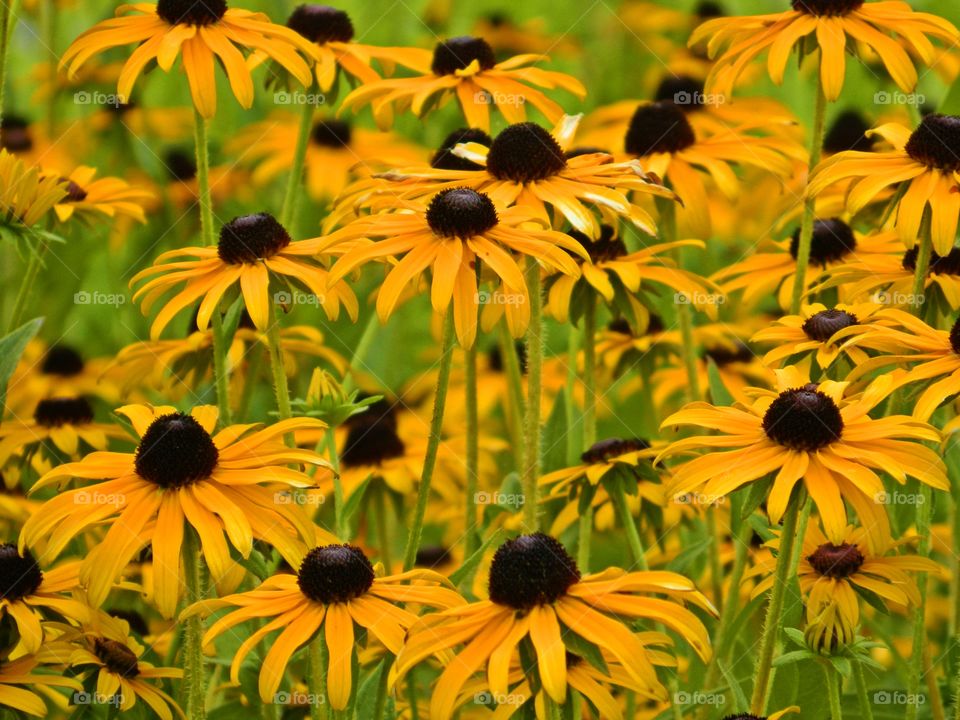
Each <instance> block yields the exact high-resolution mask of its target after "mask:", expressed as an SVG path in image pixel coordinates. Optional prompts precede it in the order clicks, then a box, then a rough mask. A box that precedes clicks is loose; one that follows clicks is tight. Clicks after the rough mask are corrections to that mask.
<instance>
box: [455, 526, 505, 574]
mask: <svg viewBox="0 0 960 720" xmlns="http://www.w3.org/2000/svg"><path fill="white" fill-rule="evenodd" d="M502 536H503V530H502V529H497V530H496V532H494V533H493V534H492V535H490V537H488V538H487V539H486V540H484V541H483V544H482V545H480V547H479V548H478V549H477V551H476V552H475V553H473V555H471V556H470V557H468V558H467V559H466V560H464V561H463V564H462V565H461V566H460V567H458V568H457V569H456V570H455V571H454V572H452V573H450V582H452V583H453V584H454V585H456V586H457V587H461V586H465V585H467V584H469V582H470V581H471V580H472V579H473V575H474V573H476V572H477V568H478V567H479V566H480V561H481V560H483V555H484V553H486V551H487V549H488V548H489V547H490V546H491V545H493V543H494V542H495V541H497V540H499V539H500V538H501V537H502Z"/></svg>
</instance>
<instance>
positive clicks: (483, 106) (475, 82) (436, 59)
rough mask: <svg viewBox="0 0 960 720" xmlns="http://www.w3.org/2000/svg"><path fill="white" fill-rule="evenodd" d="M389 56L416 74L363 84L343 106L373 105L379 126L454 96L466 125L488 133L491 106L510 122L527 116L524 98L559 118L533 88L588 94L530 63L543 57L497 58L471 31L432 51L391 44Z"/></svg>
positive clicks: (560, 75) (568, 79) (566, 77)
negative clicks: (404, 112)
mask: <svg viewBox="0 0 960 720" xmlns="http://www.w3.org/2000/svg"><path fill="white" fill-rule="evenodd" d="M389 59H390V60H391V61H393V62H396V63H397V64H398V65H402V66H404V67H406V68H409V69H411V70H413V71H414V72H416V73H419V75H418V76H416V77H411V78H390V79H386V80H377V81H374V82H369V83H366V84H364V85H363V86H362V87H359V88H357V89H356V90H354V91H353V92H352V93H350V94H349V95H348V96H347V97H346V98H345V99H344V101H343V106H342V110H347V109H353V110H356V109H357V108H360V107H362V106H364V105H367V104H369V105H371V106H372V107H373V117H374V119H375V120H376V122H377V125H378V126H379V127H380V128H381V129H387V128H388V127H390V125H391V123H392V122H393V113H394V110H398V111H401V112H402V111H404V110H407V109H410V110H411V111H412V112H413V113H414V114H415V115H416V116H417V117H423V116H424V115H425V114H426V113H427V112H428V111H429V110H431V109H434V108H437V107H440V106H442V105H443V104H444V103H445V102H447V101H448V100H449V99H450V98H451V97H454V96H455V97H456V98H457V101H458V103H459V105H460V109H461V111H462V112H463V115H464V117H465V118H466V120H467V123H468V124H469V125H470V127H475V128H479V129H481V130H484V131H487V132H489V130H490V106H491V105H492V106H494V107H496V108H497V109H498V110H500V112H501V113H502V114H503V116H504V117H505V118H506V120H507V122H510V123H518V122H523V121H524V120H526V118H527V110H526V105H527V103H529V104H530V105H532V106H533V107H535V108H537V110H539V111H540V112H542V113H543V114H544V115H545V116H546V118H547V120H549V121H550V122H557V121H558V120H559V119H560V118H561V116H562V115H563V110H562V109H561V107H560V106H559V105H558V104H557V103H556V102H554V101H553V100H551V99H550V98H548V97H547V96H546V95H545V94H544V93H543V92H542V91H540V90H538V89H537V88H546V89H550V90H552V89H553V88H557V87H559V88H562V89H564V90H566V91H567V92H571V93H573V94H574V95H577V96H578V97H581V98H582V97H584V96H585V95H586V94H587V90H586V88H585V87H584V86H583V84H582V83H581V82H580V81H579V80H577V79H576V78H574V77H571V76H570V75H566V74H564V73H560V72H554V71H551V70H543V69H542V68H539V67H534V64H535V63H538V62H541V61H543V60H546V59H547V58H546V56H544V55H516V56H514V57H512V58H509V59H507V60H504V61H503V62H500V63H498V62H497V61H496V57H495V56H494V52H493V49H492V48H491V47H490V45H489V44H487V42H486V40H484V39H483V38H480V37H473V36H469V35H464V36H460V37H453V38H449V39H447V40H443V41H441V42H438V43H437V45H436V47H435V48H434V49H433V51H432V52H431V51H430V50H423V49H420V48H392V49H391V52H390V53H389Z"/></svg>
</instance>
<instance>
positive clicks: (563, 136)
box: [341, 116, 676, 238]
mask: <svg viewBox="0 0 960 720" xmlns="http://www.w3.org/2000/svg"><path fill="white" fill-rule="evenodd" d="M579 122H580V116H576V117H570V116H565V117H564V118H563V119H561V121H560V122H559V123H558V124H557V126H556V127H554V129H553V130H552V131H547V130H545V129H544V128H542V127H540V126H539V125H537V124H535V123H531V122H524V123H517V124H515V125H510V126H509V127H507V128H505V129H504V130H503V131H502V132H500V134H499V135H497V137H496V138H495V139H494V141H493V142H492V143H491V144H490V146H489V147H487V146H485V145H483V144H482V143H477V142H468V143H465V144H463V145H459V146H457V147H455V148H454V150H453V153H454V154H455V155H457V156H459V157H461V158H464V159H466V160H470V161H471V162H473V163H475V164H477V165H479V166H481V167H482V168H483V169H482V171H474V170H469V169H468V170H446V169H443V168H432V169H425V168H407V169H400V170H394V171H392V172H390V173H388V174H386V175H385V177H386V178H387V179H389V180H392V181H397V182H399V183H400V185H399V186H395V185H393V184H392V183H391V184H390V185H388V186H387V187H386V188H380V192H392V193H395V192H397V190H398V187H399V191H400V192H402V193H404V195H410V196H418V197H421V196H424V195H431V194H433V193H435V192H436V191H438V190H443V189H446V188H450V187H456V186H463V187H469V188H472V189H474V190H477V191H478V192H484V193H487V194H489V195H490V199H491V200H493V201H494V203H496V204H498V205H521V206H524V207H527V208H530V209H532V210H533V211H535V212H537V213H538V214H539V215H540V216H541V217H542V219H543V221H544V222H545V223H549V222H550V216H549V213H548V212H547V210H548V208H549V209H552V210H553V211H554V212H555V213H557V214H559V215H562V216H563V217H564V218H565V219H566V220H567V222H569V223H570V225H571V226H573V229H574V230H577V231H579V232H582V233H583V234H584V235H587V236H589V237H591V238H598V237H600V232H601V230H600V222H598V218H597V216H596V213H595V212H594V211H595V210H598V211H599V212H600V213H601V214H602V215H603V217H604V219H605V220H607V221H608V224H615V222H616V218H618V217H623V218H625V219H627V220H629V221H630V222H632V223H633V224H634V225H635V226H637V228H639V229H640V230H642V231H643V232H645V233H647V234H648V235H656V225H655V223H654V221H653V218H651V217H650V214H649V213H648V212H647V211H646V210H644V209H643V208H642V207H640V206H639V205H637V204H635V203H633V202H631V201H630V199H629V197H628V195H629V193H630V191H634V192H636V193H639V194H641V195H650V196H655V197H662V198H668V199H674V198H675V197H676V196H675V195H674V193H673V192H672V191H671V190H668V189H667V188H665V187H664V186H663V185H661V184H660V182H659V180H658V179H657V178H654V177H652V176H649V175H647V173H646V172H645V171H644V168H643V166H642V165H641V163H640V162H639V161H637V160H629V161H626V162H615V161H614V158H613V157H612V156H611V155H610V154H608V153H606V152H589V153H585V154H577V155H574V156H571V155H569V154H568V152H567V151H568V150H570V148H571V142H572V140H573V136H574V134H575V133H576V129H577V124H578V123H579ZM363 201H367V202H369V201H370V198H369V197H361V198H359V202H358V198H357V197H353V196H351V195H350V194H349V193H348V194H347V195H346V196H345V197H344V201H343V202H342V203H341V205H342V206H345V207H349V209H350V210H353V209H355V207H356V206H358V205H362V204H363Z"/></svg>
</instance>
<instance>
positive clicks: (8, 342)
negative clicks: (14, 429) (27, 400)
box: [0, 318, 43, 405]
mask: <svg viewBox="0 0 960 720" xmlns="http://www.w3.org/2000/svg"><path fill="white" fill-rule="evenodd" d="M41 325H43V318H35V319H33V320H31V321H30V322H28V323H25V324H23V325H21V326H20V327H18V328H17V329H16V330H14V331H13V332H11V333H10V334H9V335H7V336H5V337H3V338H0V405H2V404H3V401H4V400H5V399H6V397H7V385H8V383H9V382H10V376H11V375H13V371H14V370H16V368H17V363H19V362H20V356H21V355H23V351H24V350H25V349H26V347H27V343H29V342H30V341H31V340H32V339H33V338H34V336H35V335H36V334H37V333H38V332H39V331H40V326H41Z"/></svg>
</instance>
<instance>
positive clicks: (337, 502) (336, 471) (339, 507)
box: [324, 428, 347, 540]
mask: <svg viewBox="0 0 960 720" xmlns="http://www.w3.org/2000/svg"><path fill="white" fill-rule="evenodd" d="M324 442H325V443H326V445H327V458H328V459H329V460H330V464H331V465H332V466H333V517H334V520H333V527H334V532H335V533H336V534H337V537H338V538H340V540H346V539H347V529H346V528H345V527H344V526H343V503H344V499H343V481H342V480H341V479H340V456H339V455H338V454H337V435H336V432H335V429H334V428H329V429H327V431H326V436H325V437H324Z"/></svg>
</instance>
